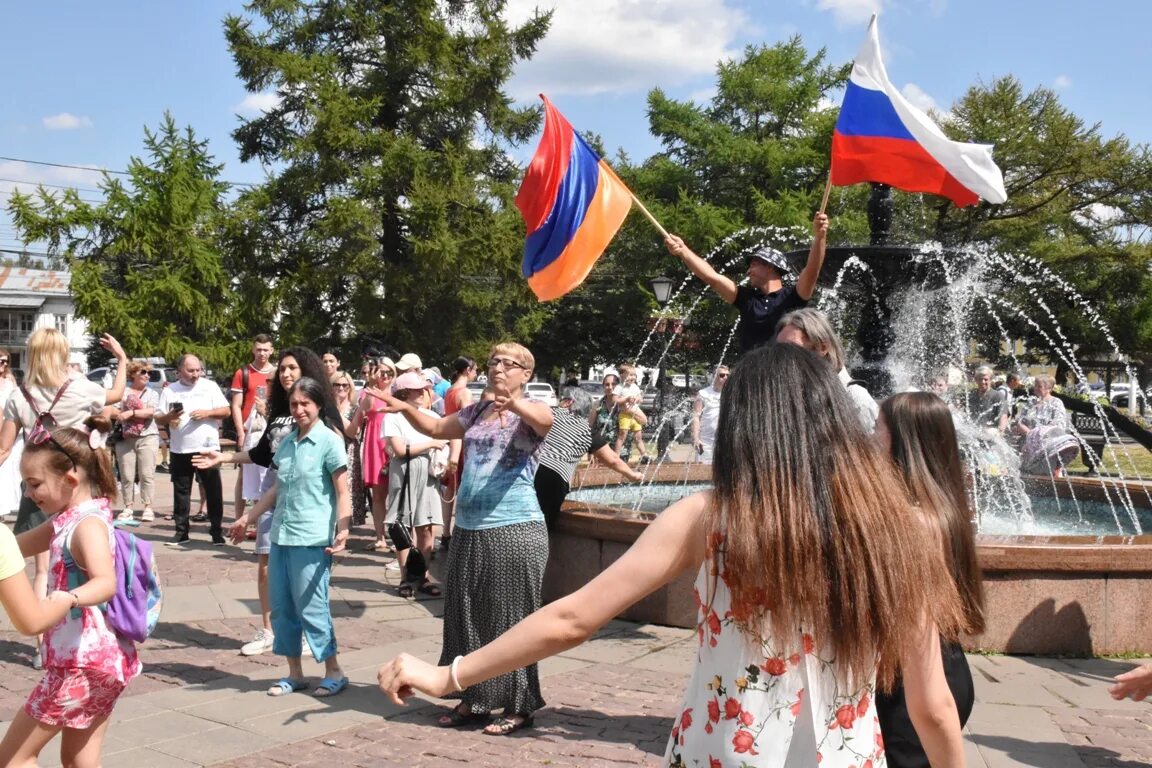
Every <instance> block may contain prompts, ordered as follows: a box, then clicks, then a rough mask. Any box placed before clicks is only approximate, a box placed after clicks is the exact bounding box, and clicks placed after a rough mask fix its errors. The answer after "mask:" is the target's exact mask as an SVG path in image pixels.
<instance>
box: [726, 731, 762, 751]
mask: <svg viewBox="0 0 1152 768" xmlns="http://www.w3.org/2000/svg"><path fill="white" fill-rule="evenodd" d="M755 747H756V738H755V737H754V736H753V735H752V734H751V733H749V732H748V731H736V734H735V735H734V736H733V737H732V749H733V750H735V752H736V753H737V754H743V753H745V752H747V753H748V754H750V755H756V754H759V753H758V752H757V751H756V749H755Z"/></svg>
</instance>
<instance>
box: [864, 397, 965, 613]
mask: <svg viewBox="0 0 1152 768" xmlns="http://www.w3.org/2000/svg"><path fill="white" fill-rule="evenodd" d="M880 414H881V416H882V418H883V419H884V425H885V427H886V428H887V430H888V434H889V437H890V439H891V442H892V448H891V453H892V460H893V461H895V462H896V466H897V467H898V468H899V469H900V473H901V475H902V476H903V478H904V485H905V487H906V488H907V490H908V495H909V496H911V497H912V500H913V501H914V502H915V503H917V504H919V505H920V510H921V512H922V513H923V515H924V518H925V520H926V521H928V522H930V523H932V524H933V525H934V526H935V527H936V528H937V529H938V532H939V536H940V541H941V543H942V545H943V550H944V560H945V564H946V565H947V566H948V571H949V573H951V574H952V578H953V579H955V581H956V590H957V592H959V593H960V601H961V603H962V604H963V607H964V624H963V626H962V627H961V629H963V630H964V631H965V632H968V633H970V634H974V635H978V634H980V633H981V632H983V631H984V581H983V578H982V576H981V572H980V563H979V562H978V561H977V558H976V535H975V531H974V530H973V525H972V512H971V510H970V509H969V507H968V494H967V492H966V491H965V489H964V468H963V464H962V463H961V461H960V446H959V444H958V443H957V441H956V428H955V426H954V425H953V423H952V412H951V411H950V410H949V408H948V405H947V404H946V403H945V402H944V401H943V400H941V399H940V398H939V397H937V396H936V395H934V394H932V393H931V392H903V393H901V394H898V395H893V396H892V397H889V398H888V399H887V400H885V401H884V402H883V404H881V406H880Z"/></svg>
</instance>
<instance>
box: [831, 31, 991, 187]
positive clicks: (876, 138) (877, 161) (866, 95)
mask: <svg viewBox="0 0 1152 768" xmlns="http://www.w3.org/2000/svg"><path fill="white" fill-rule="evenodd" d="M862 181H878V182H881V183H883V184H888V185H891V186H893V187H896V188H897V189H902V190H904V191H906V192H930V193H932V194H934V195H942V196H943V197H947V198H948V199H949V200H951V201H952V202H953V203H955V204H956V205H957V206H958V207H964V206H966V205H975V204H976V202H977V201H978V200H979V199H980V198H983V199H984V200H987V201H988V202H990V203H1003V202H1004V201H1005V200H1007V199H1008V195H1007V193H1006V192H1005V191H1004V176H1003V174H1001V172H1000V169H999V168H998V167H997V166H996V163H995V162H993V160H992V147H991V145H988V144H965V143H963V142H959V141H952V140H951V139H949V138H948V137H947V136H945V135H944V132H943V131H941V130H940V128H939V126H937V125H936V124H935V123H934V122H932V118H930V117H928V115H926V114H924V112H922V111H921V110H919V109H917V108H916V107H914V106H912V104H910V103H909V102H908V100H907V99H905V98H904V96H903V94H901V93H900V91H898V90H897V89H896V88H895V87H894V86H893V85H892V83H891V82H889V80H888V73H887V72H885V70H884V62H883V61H882V60H881V58H880V38H879V35H878V34H877V31H876V17H875V16H873V17H872V22H871V23H870V24H869V25H868V37H867V39H865V41H864V44H863V45H862V46H860V53H859V54H857V56H856V63H855V64H853V66H852V75H851V77H850V78H849V80H848V88H847V90H846V92H845V93H844V105H843V106H842V107H841V108H840V118H839V119H838V120H837V121H836V129H835V131H834V132H833V133H832V183H833V184H835V185H836V186H844V185H847V184H857V183H859V182H862Z"/></svg>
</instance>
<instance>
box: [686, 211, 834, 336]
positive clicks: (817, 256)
mask: <svg viewBox="0 0 1152 768" xmlns="http://www.w3.org/2000/svg"><path fill="white" fill-rule="evenodd" d="M827 241H828V216H827V215H826V214H824V213H818V214H816V217H815V218H814V219H812V247H811V248H810V249H809V251H808V262H807V263H806V264H805V265H804V269H803V270H802V271H801V272H800V275H799V276H798V277H797V278H796V282H795V284H793V285H787V286H786V285H784V277H785V276H786V275H787V274H788V273H789V272H791V271H792V268H791V266H790V265H789V264H788V260H787V259H785V258H784V254H782V253H781V252H780V251H778V250H776V249H775V248H768V247H764V248H760V249H758V250H757V251H755V252H754V253H752V255H751V256H749V257H748V271H747V273H746V274H747V275H748V284H747V285H741V286H737V285H736V283H735V282H734V281H733V280H732V279H731V278H729V277H725V276H724V275H722V274H720V273H719V272H717V271H716V270H715V269H713V268H712V265H711V264H709V263H708V262H707V261H705V260H704V259H702V258H700V257H699V256H697V255H696V254H695V253H693V252H692V249H691V248H689V247H688V246H687V245H685V244H684V241H683V240H681V239H680V238H679V237H677V236H676V235H669V236H668V237H667V238H665V239H664V245H666V246H667V247H668V250H669V251H670V252H671V253H672V255H673V256H677V257H679V259H680V260H681V261H682V262H684V266H686V267H688V269H689V271H691V272H692V274H694V275H696V277H698V278H700V279H701V280H703V281H704V282H705V283H707V284H708V286H709V287H710V288H711V289H712V290H714V291H715V292H716V294H717V295H718V296H719V297H720V298H721V299H723V300H724V301H725V302H727V303H728V304H734V305H735V306H736V309H738V310H739V311H740V322H739V324H738V325H737V326H736V338H737V340H738V341H739V343H740V351H741V352H747V351H749V350H751V349H755V348H756V347H759V346H762V345H764V344H767V343H769V342H770V341H772V339H773V338H775V336H776V323H778V322H779V321H780V318H782V317H783V316H784V315H786V314H788V313H789V312H791V311H792V310H794V309H800V308H801V307H805V306H807V305H808V301H809V300H810V299H811V298H812V293H813V291H815V290H816V280H817V279H819V277H820V269H821V267H823V266H824V252H825V249H826V247H827Z"/></svg>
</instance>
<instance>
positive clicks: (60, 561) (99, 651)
mask: <svg viewBox="0 0 1152 768" xmlns="http://www.w3.org/2000/svg"><path fill="white" fill-rule="evenodd" d="M87 517H97V518H99V519H100V520H102V521H103V522H104V523H105V524H106V525H107V526H108V548H109V550H110V551H111V552H112V556H113V558H115V556H116V549H115V547H114V546H113V541H112V511H111V508H110V506H109V503H108V500H107V499H95V500H93V501H89V502H85V503H83V504H78V505H77V506H75V507H71V508H69V509H66V510H64V511H63V512H61V513H59V514H57V515H54V516H53V517H52V519H51V522H52V544H51V546H50V549H49V565H48V584H49V589H59V590H65V591H67V590H68V589H69V574H68V569H67V568H66V567H65V565H64V556H63V552H64V545H65V544H66V543H68V542H69V540H70V539H71V536H72V531H73V530H75V528H76V525H77V524H79V523H80V521H81V520H83V519H85V518H87ZM76 567H77V568H79V566H76ZM76 586H77V583H76V581H75V575H73V583H72V587H71V588H73V589H74V588H75V587H76ZM43 647H44V677H43V678H42V679H41V680H40V682H39V684H38V685H37V686H36V688H35V689H34V690H33V691H32V693H31V694H30V695H29V696H28V701H27V702H26V703H25V704H24V711H25V712H27V713H28V715H29V716H30V717H32V718H33V719H35V720H37V721H39V722H41V723H44V724H46V725H51V726H55V727H60V728H77V729H82V728H89V727H91V726H92V725H93V724H95V723H97V722H98V721H100V720H101V719H103V718H104V717H107V716H108V715H109V714H111V712H112V708H113V707H114V706H115V705H116V700H117V699H118V698H119V696H120V694H121V693H122V692H123V690H124V688H125V687H126V686H127V685H128V683H129V682H130V681H131V680H132V678H134V677H136V676H137V675H139V674H140V669H141V665H140V659H139V658H138V657H137V655H136V645H135V643H133V642H132V641H131V640H127V639H125V638H123V637H120V636H119V635H117V634H116V633H115V632H113V631H112V629H110V628H109V627H108V626H107V624H105V623H104V612H103V611H101V610H100V608H99V607H80V608H74V609H73V610H71V611H70V612H69V613H68V615H66V616H65V617H64V618H63V619H62V620H61V621H60V623H59V624H57V625H56V626H54V627H52V628H51V629H49V630H48V631H47V632H45V633H44V646H43Z"/></svg>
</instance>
